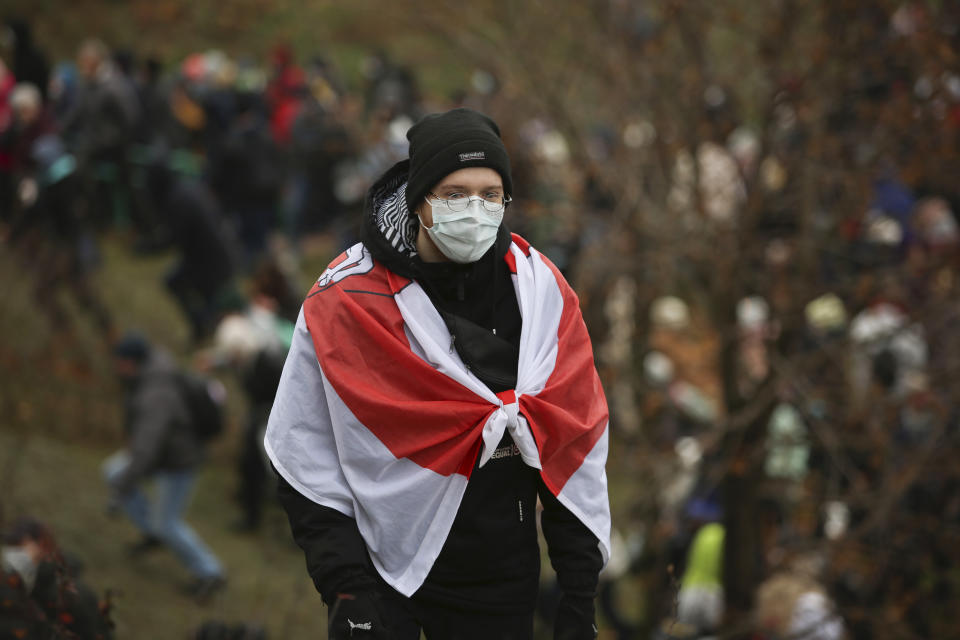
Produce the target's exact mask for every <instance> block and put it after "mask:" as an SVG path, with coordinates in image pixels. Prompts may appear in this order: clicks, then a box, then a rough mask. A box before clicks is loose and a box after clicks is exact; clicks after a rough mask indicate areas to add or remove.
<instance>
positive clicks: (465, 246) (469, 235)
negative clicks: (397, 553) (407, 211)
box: [420, 196, 503, 264]
mask: <svg viewBox="0 0 960 640" xmlns="http://www.w3.org/2000/svg"><path fill="white" fill-rule="evenodd" d="M469 200H470V204H469V205H468V206H467V208H466V209H465V210H464V211H452V210H451V209H450V206H449V205H448V204H447V202H446V201H445V200H433V201H431V200H427V203H428V204H429V205H430V208H431V210H432V211H433V226H432V227H429V228H428V227H423V228H424V229H426V231H427V233H428V234H430V238H431V239H432V240H433V242H434V244H436V245H437V248H438V249H439V250H440V253H442V254H443V255H445V256H447V257H448V258H450V259H451V260H453V261H454V262H459V263H460V264H467V263H469V262H476V261H477V260H479V259H480V257H481V256H482V255H483V254H485V253H486V252H487V250H488V249H489V248H490V247H492V246H493V243H494V242H495V241H496V240H497V230H498V229H499V228H500V222H501V221H502V220H503V211H498V212H497V213H490V212H489V211H487V210H486V209H484V208H483V202H482V201H481V198H479V197H477V196H471V197H470V198H469ZM420 226H423V222H422V221H421V223H420Z"/></svg>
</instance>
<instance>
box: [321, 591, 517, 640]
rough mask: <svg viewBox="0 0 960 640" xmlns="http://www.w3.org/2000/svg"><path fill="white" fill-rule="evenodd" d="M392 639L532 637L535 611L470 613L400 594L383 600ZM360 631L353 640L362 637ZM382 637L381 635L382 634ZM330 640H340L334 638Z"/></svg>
mask: <svg viewBox="0 0 960 640" xmlns="http://www.w3.org/2000/svg"><path fill="white" fill-rule="evenodd" d="M380 605H381V607H382V610H381V613H382V617H383V620H384V622H385V623H386V624H387V625H389V634H388V635H387V636H386V637H388V638H389V639H390V640H420V632H421V631H422V632H423V635H424V636H426V638H427V640H532V639H533V611H532V610H531V611H530V612H528V613H520V614H516V613H512V614H502V613H484V612H468V611H461V610H459V609H452V608H450V607H445V606H441V605H436V604H432V603H427V602H423V601H421V600H419V599H417V597H416V596H414V597H413V598H404V597H403V596H401V595H400V594H392V595H389V596H385V597H384V598H383V599H382V600H380ZM362 637H363V636H362V635H361V634H360V633H359V632H357V633H355V634H354V638H353V640H357V638H362ZM378 637H379V636H378ZM330 640H340V639H339V638H334V637H331V639H330Z"/></svg>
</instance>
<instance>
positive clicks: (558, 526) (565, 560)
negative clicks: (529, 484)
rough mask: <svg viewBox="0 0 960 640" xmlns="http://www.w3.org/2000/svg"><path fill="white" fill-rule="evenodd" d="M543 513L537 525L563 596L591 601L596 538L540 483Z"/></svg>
mask: <svg viewBox="0 0 960 640" xmlns="http://www.w3.org/2000/svg"><path fill="white" fill-rule="evenodd" d="M538 489H539V494H540V503H541V504H542V505H543V514H542V515H541V518H540V524H541V526H542V527H543V537H544V539H545V540H546V541H547V552H548V553H549V555H550V564H551V565H553V570H554V571H556V572H557V583H558V584H559V586H560V589H561V590H562V591H563V594H564V595H565V596H568V597H571V598H578V599H579V598H583V599H590V600H592V599H593V598H594V597H595V596H596V593H597V584H598V582H599V577H600V569H602V568H603V555H602V554H601V553H600V546H599V541H598V540H597V537H596V536H595V535H593V533H592V532H591V531H590V530H589V529H588V528H587V527H586V525H584V524H583V523H582V522H580V519H579V518H577V516H575V515H574V514H573V513H571V512H570V510H569V509H567V508H566V507H565V506H563V505H562V504H560V501H559V500H557V498H556V497H555V496H554V495H553V494H552V493H550V490H549V489H547V487H546V485H545V484H544V483H543V480H540V483H539V487H538Z"/></svg>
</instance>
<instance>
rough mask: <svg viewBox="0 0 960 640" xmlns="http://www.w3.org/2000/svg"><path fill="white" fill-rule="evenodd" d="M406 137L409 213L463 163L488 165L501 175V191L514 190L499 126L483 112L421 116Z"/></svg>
mask: <svg viewBox="0 0 960 640" xmlns="http://www.w3.org/2000/svg"><path fill="white" fill-rule="evenodd" d="M407 140H409V141H410V173H409V177H408V179H407V207H408V208H409V209H410V212H411V213H413V211H414V210H415V209H416V208H417V205H418V204H419V203H420V202H421V200H422V199H423V197H424V196H426V195H427V192H428V191H430V189H431V188H433V186H434V185H436V184H437V183H438V182H440V181H441V180H442V179H443V178H445V177H446V176H448V175H450V174H451V173H453V172H454V171H457V170H459V169H463V168H465V167H490V168H491V169H493V170H494V171H496V172H497V173H499V174H500V177H501V178H502V179H503V188H504V192H505V193H506V194H507V195H510V194H512V193H513V180H511V178H510V158H508V157H507V149H506V147H504V146H503V141H502V140H501V139H500V128H499V127H497V124H496V123H495V122H494V121H493V120H491V119H490V118H488V117H487V116H485V115H483V114H482V113H479V112H477V111H474V110H472V109H453V110H452V111H447V112H446V113H433V114H430V115H428V116H424V117H423V118H422V119H421V120H420V121H419V122H417V124H415V125H413V126H412V127H410V130H409V131H407Z"/></svg>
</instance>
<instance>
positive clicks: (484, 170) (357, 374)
mask: <svg viewBox="0 0 960 640" xmlns="http://www.w3.org/2000/svg"><path fill="white" fill-rule="evenodd" d="M407 137H408V139H409V140H410V158H409V160H404V161H401V162H400V163H398V164H397V165H395V166H394V167H393V168H392V169H390V170H388V171H387V173H386V174H385V175H384V176H383V177H382V178H381V179H380V180H379V181H378V182H377V183H376V184H375V185H374V186H373V187H372V189H371V191H370V193H369V195H368V198H367V209H366V212H365V217H364V234H365V240H364V241H363V243H359V244H356V245H354V246H353V247H351V248H350V249H348V250H347V251H346V252H344V253H343V254H342V255H341V256H340V257H339V258H337V259H336V260H334V262H333V263H332V264H331V266H330V267H329V268H328V269H327V271H326V272H325V273H324V274H323V275H322V276H321V278H320V279H319V281H318V282H317V284H316V286H315V287H314V288H313V290H312V291H311V292H310V294H309V295H308V296H307V299H306V301H305V303H304V305H303V308H302V311H301V314H300V317H299V319H298V322H297V327H296V331H295V333H294V337H293V344H292V346H291V350H290V355H289V356H288V358H287V362H286V365H285V367H284V371H283V376H282V378H281V381H280V388H279V390H278V392H277V397H276V400H275V402H274V405H273V411H272V413H271V415H270V422H269V424H268V428H267V436H266V442H265V445H266V448H267V453H268V455H269V456H270V459H271V461H272V463H273V464H274V466H275V468H276V469H277V471H278V472H279V475H280V480H279V494H280V500H281V502H282V504H283V505H284V507H285V508H286V510H287V514H288V516H289V519H290V523H291V527H292V530H293V535H294V537H295V539H296V540H297V542H298V544H299V545H300V546H301V547H302V548H303V550H304V552H305V554H306V560H307V567H308V571H309V573H310V575H311V577H312V578H313V580H314V584H315V585H316V587H317V590H318V591H319V592H320V594H321V596H322V598H323V600H324V602H326V603H327V605H328V606H329V607H330V609H329V612H328V631H329V637H330V638H333V639H337V640H338V639H340V638H364V637H365V638H391V639H396V640H407V639H410V640H415V639H417V638H419V637H420V633H421V631H422V632H423V633H424V634H425V635H426V637H427V638H431V639H438V638H440V639H452V638H458V639H461V640H468V639H479V638H483V639H485V640H489V639H500V640H504V639H507V638H511V639H513V640H524V639H526V640H529V639H530V638H532V636H533V613H534V607H535V603H536V597H537V590H538V582H539V575H540V552H539V545H538V542H537V525H536V504H537V499H538V497H539V500H540V501H541V502H542V503H543V507H544V508H543V514H542V527H543V532H544V537H545V539H546V541H547V546H548V551H549V555H550V559H551V563H552V564H553V566H554V568H555V569H556V572H557V576H558V583H559V585H560V588H561V590H562V592H563V595H562V598H561V602H560V605H559V611H558V613H557V618H556V624H555V627H554V638H556V639H558V640H559V639H563V640H581V639H582V640H587V639H592V638H595V637H596V634H597V630H596V626H595V624H594V597H595V595H596V592H597V584H598V576H599V573H600V570H601V568H602V566H603V564H604V563H605V561H606V559H607V558H608V557H609V548H610V543H609V536H610V515H609V505H608V499H607V487H606V473H605V470H604V467H605V462H606V453H607V431H608V429H607V427H608V414H607V408H606V401H605V398H604V394H603V390H602V389H601V387H600V382H599V378H598V376H597V373H596V370H595V368H594V364H593V354H592V349H591V346H590V341H589V338H588V336H587V333H586V328H585V326H584V323H583V320H582V318H581V315H580V310H579V307H578V302H577V298H576V295H575V294H574V293H573V291H572V290H571V288H570V287H569V285H568V284H567V283H566V281H565V280H564V279H563V277H562V276H561V275H560V273H559V271H558V270H557V269H556V267H554V266H553V265H552V264H551V263H550V262H549V261H548V260H547V259H546V258H545V257H543V256H542V255H541V254H540V253H539V252H537V251H536V250H535V249H533V248H532V247H530V245H529V244H528V243H527V242H526V241H524V240H523V239H522V238H520V237H519V236H511V234H510V232H509V231H508V230H507V227H506V225H504V224H502V219H503V216H504V210H505V208H506V205H507V203H509V202H510V196H511V194H512V192H513V183H512V180H511V175H510V163H509V159H508V156H507V153H506V149H505V148H504V145H503V142H502V141H501V138H500V132H499V128H498V127H497V125H496V124H495V123H494V122H493V121H492V120H490V119H489V118H488V117H486V116H484V115H482V114H480V113H477V112H475V111H471V110H467V109H457V110H454V111H450V112H447V113H443V114H435V115H432V116H427V117H426V118H424V119H423V120H421V121H420V122H419V123H418V124H416V125H415V126H414V127H413V128H411V129H410V131H409V132H408V133H407Z"/></svg>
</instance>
